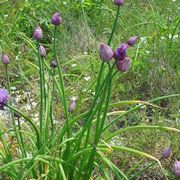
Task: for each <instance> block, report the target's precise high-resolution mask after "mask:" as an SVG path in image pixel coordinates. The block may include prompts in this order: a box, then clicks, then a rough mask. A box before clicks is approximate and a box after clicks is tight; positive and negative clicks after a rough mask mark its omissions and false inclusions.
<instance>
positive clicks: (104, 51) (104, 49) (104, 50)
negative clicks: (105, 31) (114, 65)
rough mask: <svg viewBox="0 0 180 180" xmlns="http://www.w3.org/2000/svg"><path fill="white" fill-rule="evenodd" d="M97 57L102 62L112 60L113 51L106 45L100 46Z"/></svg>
mask: <svg viewBox="0 0 180 180" xmlns="http://www.w3.org/2000/svg"><path fill="white" fill-rule="evenodd" d="M99 56H100V59H101V60H102V61H110V60H111V59H112V58H113V51H112V49H111V48H110V47H109V46H108V45H106V44H101V45H100V52H99Z"/></svg>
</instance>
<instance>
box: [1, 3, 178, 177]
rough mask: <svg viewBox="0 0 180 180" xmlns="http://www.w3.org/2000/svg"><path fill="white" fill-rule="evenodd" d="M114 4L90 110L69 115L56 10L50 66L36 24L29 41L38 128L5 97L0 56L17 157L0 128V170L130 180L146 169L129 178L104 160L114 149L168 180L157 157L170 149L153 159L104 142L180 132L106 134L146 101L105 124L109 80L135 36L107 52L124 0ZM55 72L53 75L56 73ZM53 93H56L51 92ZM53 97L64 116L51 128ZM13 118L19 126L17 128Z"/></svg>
mask: <svg viewBox="0 0 180 180" xmlns="http://www.w3.org/2000/svg"><path fill="white" fill-rule="evenodd" d="M114 4H115V5H116V6H117V13H116V18H115V21H114V24H113V27H112V32H111V34H110V37H109V40H108V42H107V44H105V43H102V44H101V45H100V47H99V59H100V60H101V61H99V62H100V68H99V72H98V76H97V82H96V86H95V95H94V97H93V99H92V103H91V106H90V107H89V109H87V110H86V111H85V112H83V113H82V114H80V115H78V116H75V115H74V114H73V113H74V112H75V109H76V104H77V103H78V99H76V100H73V101H72V102H71V103H70V105H69V106H68V102H67V94H66V88H65V82H64V79H63V71H62V66H61V59H59V57H58V55H57V51H56V49H57V43H56V41H57V38H56V35H57V32H58V31H59V27H60V25H61V24H62V17H61V14H60V13H55V14H53V16H52V18H51V24H52V25H53V26H54V32H53V44H52V49H53V60H52V61H51V63H50V65H49V64H48V63H47V62H46V59H47V58H46V50H45V48H44V47H43V46H42V45H41V44H40V41H41V40H42V39H43V31H42V29H41V28H40V27H39V26H38V27H37V28H35V30H34V33H33V39H34V40H35V41H36V44H37V49H36V51H37V57H38V64H39V85H40V105H39V126H37V125H36V124H35V122H34V121H33V119H31V118H30V117H29V116H28V115H26V114H24V113H23V112H21V111H20V110H19V109H17V108H15V107H14V106H13V105H12V103H11V100H9V96H11V93H10V81H9V72H8V71H7V64H8V63H9V58H8V56H7V55H5V54H3V56H2V62H3V63H4V64H5V66H6V76H7V81H8V91H9V93H10V95H9V94H8V91H7V90H4V89H0V109H4V107H5V106H6V107H8V108H9V109H10V111H11V113H12V112H14V114H15V115H14V116H12V117H13V119H12V120H13V122H14V127H13V128H14V132H15V135H16V139H17V141H18V147H19V148H20V150H21V154H22V155H19V156H17V157H16V156H13V155H12V154H11V151H10V148H9V145H8V143H7V142H6V141H5V138H4V134H5V132H3V131H2V129H1V128H0V139H1V141H2V144H3V149H4V150H3V151H0V155H1V157H2V159H3V165H2V166H1V167H0V172H1V173H2V174H5V175H6V176H9V177H10V178H11V179H34V178H38V179H43V178H45V179H63V180H66V179H69V180H70V179H75V180H76V179H83V180H87V179H93V177H94V174H98V175H99V176H103V178H105V179H112V178H114V177H115V178H116V179H133V178H134V177H136V175H138V174H140V173H142V172H143V171H145V169H146V168H144V169H142V170H141V171H140V172H138V173H136V174H135V175H134V176H131V177H128V176H127V175H126V174H125V173H124V172H122V171H121V169H119V167H117V166H116V165H115V164H113V162H112V161H111V158H108V157H110V156H111V155H112V153H113V151H118V152H125V153H130V154H132V155H133V156H138V157H143V158H148V159H150V160H152V161H153V162H152V163H151V164H150V165H149V166H147V167H151V166H153V165H155V164H158V165H159V168H160V170H161V171H162V174H163V176H164V178H165V179H167V176H166V174H165V173H164V170H163V168H162V165H161V162H160V160H161V159H163V158H169V157H170V155H171V149H169V148H168V149H166V150H164V151H163V152H162V156H163V158H161V159H158V158H156V157H154V156H151V155H149V154H147V153H145V152H141V151H138V150H135V149H131V148H128V147H121V146H117V145H110V144H109V141H110V140H111V139H112V138H113V137H115V136H117V135H120V134H121V133H123V132H130V131H132V130H134V131H135V130H136V131H137V130H143V129H150V130H151V129H153V130H162V131H167V132H174V133H177V134H180V130H178V129H175V128H170V127H162V126H131V127H125V128H122V129H120V130H118V131H115V132H113V133H110V131H109V130H110V128H111V126H112V125H113V124H114V123H116V122H117V121H119V120H120V119H121V118H122V117H124V116H126V115H128V114H129V113H131V112H134V111H136V110H138V109H140V108H141V107H142V106H144V105H145V104H144V103H142V104H141V105H138V106H135V107H133V108H131V109H129V110H128V111H126V112H124V113H123V114H121V115H119V116H117V117H116V118H114V119H112V121H111V122H109V123H108V122H107V116H108V111H109V107H110V106H112V104H111V94H112V90H113V89H112V88H113V78H114V77H115V76H116V75H117V74H118V73H120V72H121V73H125V72H127V71H128V70H129V69H130V67H131V62H132V60H131V59H130V58H129V57H127V51H128V49H129V48H131V47H132V46H134V45H135V43H136V42H137V39H138V37H137V36H133V37H131V38H129V39H128V40H127V43H122V44H120V45H119V46H118V47H117V48H116V49H115V50H114V51H113V50H112V48H111V43H112V40H113V35H114V33H115V29H116V25H117V23H118V18H119V15H120V8H121V6H123V4H124V1H123V0H114ZM56 69H57V71H56ZM47 74H48V75H49V76H50V78H49V79H48V78H47ZM55 75H58V76H57V77H56V76H55ZM55 92H57V93H56V94H57V95H56V96H55ZM179 96H180V94H174V95H169V96H163V97H158V98H156V99H154V100H151V101H149V102H147V104H148V105H152V103H153V102H155V101H159V100H161V99H165V98H170V97H179ZM55 97H56V98H60V99H61V102H62V104H63V110H64V115H65V121H64V125H63V126H62V127H61V128H59V129H55V127H54V126H55V124H54V120H55V119H56V117H54V116H53V113H54V108H53V100H54V98H55ZM8 101H9V102H8ZM132 102H133V101H132ZM132 102H131V103H132ZM125 104H126V103H125ZM22 118H24V119H25V120H26V123H27V124H29V125H30V128H29V132H28V133H27V132H25V129H23V127H22V126H21V123H20V121H21V119H22ZM16 120H17V124H18V129H17V127H16V122H15V121H16ZM80 120H83V126H78V129H76V130H74V125H75V124H77V123H78V122H79V121H80ZM105 132H108V136H107V137H105V136H104V134H105ZM27 134H28V136H27ZM29 151H31V152H32V157H28V156H27V154H28V152H29ZM109 155H110V156H109ZM173 171H174V174H175V176H180V174H179V172H180V171H179V161H175V163H174V166H173Z"/></svg>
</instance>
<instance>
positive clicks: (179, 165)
mask: <svg viewBox="0 0 180 180" xmlns="http://www.w3.org/2000/svg"><path fill="white" fill-rule="evenodd" d="M173 170H174V175H175V176H177V177H180V161H175V163H174V165H173Z"/></svg>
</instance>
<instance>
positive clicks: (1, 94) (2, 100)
mask: <svg viewBox="0 0 180 180" xmlns="http://www.w3.org/2000/svg"><path fill="white" fill-rule="evenodd" d="M8 100H9V93H8V91H7V90H6V89H0V109H1V110H4V106H6V104H7V102H8Z"/></svg>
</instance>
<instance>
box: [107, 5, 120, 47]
mask: <svg viewBox="0 0 180 180" xmlns="http://www.w3.org/2000/svg"><path fill="white" fill-rule="evenodd" d="M119 13H120V6H118V9H117V13H116V19H115V21H114V24H113V28H112V32H111V35H110V38H109V41H108V45H109V46H110V45H111V42H112V39H113V35H114V32H115V29H116V26H117V22H118V18H119Z"/></svg>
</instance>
